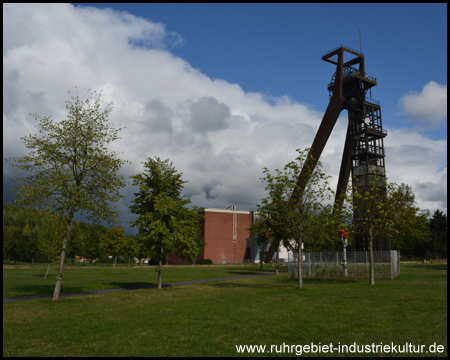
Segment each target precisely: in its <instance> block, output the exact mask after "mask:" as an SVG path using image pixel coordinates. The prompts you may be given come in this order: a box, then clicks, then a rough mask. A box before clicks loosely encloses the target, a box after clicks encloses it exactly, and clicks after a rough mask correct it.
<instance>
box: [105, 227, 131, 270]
mask: <svg viewBox="0 0 450 360" xmlns="http://www.w3.org/2000/svg"><path fill="white" fill-rule="evenodd" d="M125 242H126V239H125V231H124V230H123V229H122V228H121V227H120V226H115V227H112V228H111V229H109V230H108V232H107V233H106V236H105V250H106V251H107V253H108V254H111V255H112V256H113V266H116V265H117V255H119V254H121V253H122V251H123V249H124V248H125Z"/></svg>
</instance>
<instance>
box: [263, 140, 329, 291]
mask: <svg viewBox="0 0 450 360" xmlns="http://www.w3.org/2000/svg"><path fill="white" fill-rule="evenodd" d="M297 151H298V156H297V158H296V159H295V161H291V162H289V163H288V164H286V165H285V166H284V168H283V170H282V171H281V170H278V169H275V174H273V175H272V174H271V173H270V172H269V170H268V169H267V168H264V174H265V177H264V178H263V179H262V181H263V182H266V184H267V186H266V191H267V192H268V196H267V197H265V198H264V199H262V202H261V205H260V206H258V207H259V209H260V211H261V212H263V213H264V214H265V215H264V217H265V218H266V219H268V221H269V224H270V225H269V227H270V229H271V232H273V234H274V237H275V238H276V239H280V241H281V242H282V243H283V245H284V246H285V247H286V248H291V249H292V250H293V251H295V252H298V287H299V289H301V288H303V279H302V260H303V259H302V248H303V244H304V243H305V242H306V241H308V239H309V238H310V237H311V236H312V234H314V232H315V231H317V228H318V227H319V226H323V224H320V223H318V222H316V221H313V220H314V216H315V214H317V213H319V212H320V211H321V210H322V209H323V205H322V203H323V202H324V201H326V200H330V199H331V195H332V191H331V189H330V187H329V186H328V179H329V176H326V175H325V174H324V173H323V172H321V163H320V162H317V165H316V167H315V168H314V170H313V171H309V172H308V171H307V169H306V172H304V174H305V179H304V182H303V183H304V184H306V186H304V187H303V186H300V185H299V181H298V179H299V177H300V173H301V171H302V169H303V167H304V164H305V163H306V162H307V159H308V157H310V156H311V152H310V149H306V150H303V151H302V150H299V149H298V150H297Z"/></svg>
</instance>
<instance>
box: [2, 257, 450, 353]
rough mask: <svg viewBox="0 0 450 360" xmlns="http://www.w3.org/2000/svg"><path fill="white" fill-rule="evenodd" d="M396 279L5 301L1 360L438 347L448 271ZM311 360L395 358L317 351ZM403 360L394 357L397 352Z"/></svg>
mask: <svg viewBox="0 0 450 360" xmlns="http://www.w3.org/2000/svg"><path fill="white" fill-rule="evenodd" d="M401 271H402V272H401V275H400V276H399V277H397V278H396V279H395V280H388V279H386V280H377V282H376V285H375V286H370V285H368V282H367V280H357V281H355V280H317V279H305V281H304V289H303V290H298V289H297V288H296V282H295V281H288V280H287V275H286V274H282V275H279V276H272V275H270V276H260V277H254V278H245V279H238V280H229V281H222V282H214V283H204V284H196V285H190V286H183V287H174V288H168V289H163V290H160V291H158V290H156V289H146V290H136V291H126V292H120V293H111V294H104V295H92V296H85V297H76V298H65V299H63V300H61V301H59V302H53V301H51V300H46V299H45V300H34V301H27V302H18V303H7V304H3V356H237V355H245V356H248V355H254V356H256V355H269V356H273V355H281V356H286V355H291V356H292V355H294V356H295V354H293V353H286V352H285V353H268V352H264V353H262V354H258V353H256V352H255V353H253V354H248V353H245V354H238V353H237V351H236V345H265V346H266V349H265V351H270V346H271V345H277V346H278V349H280V345H282V344H283V343H284V344H288V345H310V344H311V343H314V344H316V345H317V344H319V343H321V344H330V343H333V344H334V345H335V346H338V345H339V344H341V345H342V344H348V345H351V344H354V343H356V344H359V345H366V344H372V343H375V344H391V343H394V344H397V345H401V344H405V343H407V342H408V343H411V344H416V345H418V344H424V345H426V349H428V346H429V345H432V344H433V343H437V344H438V345H439V344H440V345H444V346H445V351H444V352H443V353H441V354H431V353H420V354H407V355H408V356H411V355H413V356H414V355H417V356H436V355H441V356H447V266H446V265H429V266H423V265H419V266H413V265H411V266H403V267H402V270H401ZM305 355H313V356H361V355H377V356H381V355H383V356H391V355H393V354H380V353H378V354H338V353H336V352H334V353H332V354H331V353H325V354H324V353H315V354H305ZM394 355H401V354H394Z"/></svg>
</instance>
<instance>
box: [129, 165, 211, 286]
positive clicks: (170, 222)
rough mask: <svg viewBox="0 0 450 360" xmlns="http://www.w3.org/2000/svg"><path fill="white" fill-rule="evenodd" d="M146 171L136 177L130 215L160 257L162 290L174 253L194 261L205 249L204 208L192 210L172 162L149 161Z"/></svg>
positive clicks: (159, 280)
mask: <svg viewBox="0 0 450 360" xmlns="http://www.w3.org/2000/svg"><path fill="white" fill-rule="evenodd" d="M144 169H145V171H144V172H143V173H140V174H137V175H133V176H131V178H132V179H133V185H134V186H138V187H139V191H138V192H137V193H135V194H134V195H135V198H134V199H133V205H132V206H131V207H130V212H131V213H133V214H137V215H138V218H137V219H136V220H134V221H131V222H130V223H131V224H132V227H137V228H138V229H139V233H140V237H141V238H142V240H143V241H144V243H145V245H146V246H147V247H148V249H149V250H153V251H156V252H157V253H158V254H159V270H158V289H161V287H162V260H163V258H164V257H166V256H167V255H168V254H170V253H175V254H177V255H180V256H182V257H185V258H194V257H195V256H196V255H198V254H199V253H200V252H201V250H202V248H201V246H200V244H201V239H199V236H198V227H199V226H200V219H201V217H202V215H200V214H199V211H200V209H198V208H196V207H194V208H193V209H188V208H187V207H186V206H187V205H189V204H190V200H189V199H187V198H185V197H184V196H182V195H181V191H182V190H183V184H184V183H186V181H184V180H182V179H181V175H182V174H178V173H177V172H176V169H175V168H174V166H173V165H172V162H170V160H169V159H166V160H161V159H160V158H158V157H155V158H148V159H147V161H146V162H145V163H144Z"/></svg>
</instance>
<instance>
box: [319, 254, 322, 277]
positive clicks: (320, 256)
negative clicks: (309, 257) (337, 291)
mask: <svg viewBox="0 0 450 360" xmlns="http://www.w3.org/2000/svg"><path fill="white" fill-rule="evenodd" d="M319 259H320V279H321V280H323V273H322V251H321V252H319Z"/></svg>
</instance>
